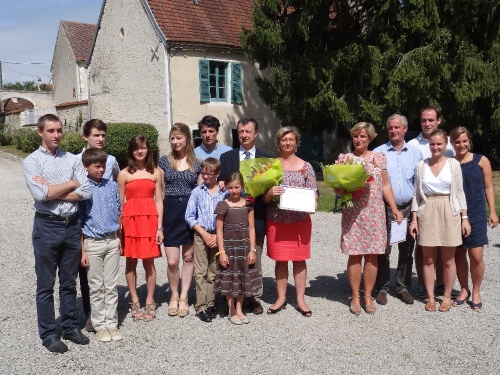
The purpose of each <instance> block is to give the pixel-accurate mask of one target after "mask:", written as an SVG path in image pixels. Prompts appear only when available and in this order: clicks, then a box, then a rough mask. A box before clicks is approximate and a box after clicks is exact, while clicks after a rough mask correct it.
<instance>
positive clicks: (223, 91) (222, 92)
mask: <svg viewBox="0 0 500 375" xmlns="http://www.w3.org/2000/svg"><path fill="white" fill-rule="evenodd" d="M225 98H226V89H225V88H223V87H221V88H219V99H225Z"/></svg>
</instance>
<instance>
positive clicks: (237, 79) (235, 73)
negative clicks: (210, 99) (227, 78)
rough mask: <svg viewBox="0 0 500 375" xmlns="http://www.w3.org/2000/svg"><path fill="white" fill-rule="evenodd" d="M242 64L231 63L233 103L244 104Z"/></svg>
mask: <svg viewBox="0 0 500 375" xmlns="http://www.w3.org/2000/svg"><path fill="white" fill-rule="evenodd" d="M241 78H242V77H241V63H237V62H232V63H231V103H233V104H241V103H242V102H243V91H242V89H241Z"/></svg>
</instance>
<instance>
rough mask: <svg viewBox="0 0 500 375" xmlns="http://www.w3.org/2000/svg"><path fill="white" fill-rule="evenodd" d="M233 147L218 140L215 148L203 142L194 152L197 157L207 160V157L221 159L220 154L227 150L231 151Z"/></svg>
mask: <svg viewBox="0 0 500 375" xmlns="http://www.w3.org/2000/svg"><path fill="white" fill-rule="evenodd" d="M231 150H232V148H231V147H229V146H226V145H225V144H222V143H219V142H217V146H216V147H215V149H213V150H209V149H208V148H207V146H205V145H204V144H203V143H202V144H201V145H199V146H198V147H196V148H195V149H194V154H195V155H196V157H197V158H199V159H201V160H205V159H206V158H216V159H220V156H221V155H222V154H223V153H224V152H227V151H231Z"/></svg>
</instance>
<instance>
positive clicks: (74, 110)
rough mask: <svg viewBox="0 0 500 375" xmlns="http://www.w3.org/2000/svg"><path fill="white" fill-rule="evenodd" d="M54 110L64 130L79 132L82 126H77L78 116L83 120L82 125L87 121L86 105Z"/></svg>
mask: <svg viewBox="0 0 500 375" xmlns="http://www.w3.org/2000/svg"><path fill="white" fill-rule="evenodd" d="M56 110H57V116H59V118H60V119H61V122H62V124H63V126H64V130H70V131H80V129H81V125H82V124H78V122H79V117H80V115H81V116H82V118H83V123H85V122H86V121H87V112H88V111H87V104H76V105H68V106H64V107H56ZM77 125H78V126H77Z"/></svg>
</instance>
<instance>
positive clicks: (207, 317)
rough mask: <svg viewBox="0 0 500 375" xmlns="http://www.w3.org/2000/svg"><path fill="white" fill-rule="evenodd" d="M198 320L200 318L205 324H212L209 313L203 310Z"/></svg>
mask: <svg viewBox="0 0 500 375" xmlns="http://www.w3.org/2000/svg"><path fill="white" fill-rule="evenodd" d="M198 318H200V320H201V321H202V322H205V323H212V317H211V316H210V315H209V314H208V312H207V311H206V310H201V311H200V312H199V313H198Z"/></svg>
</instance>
